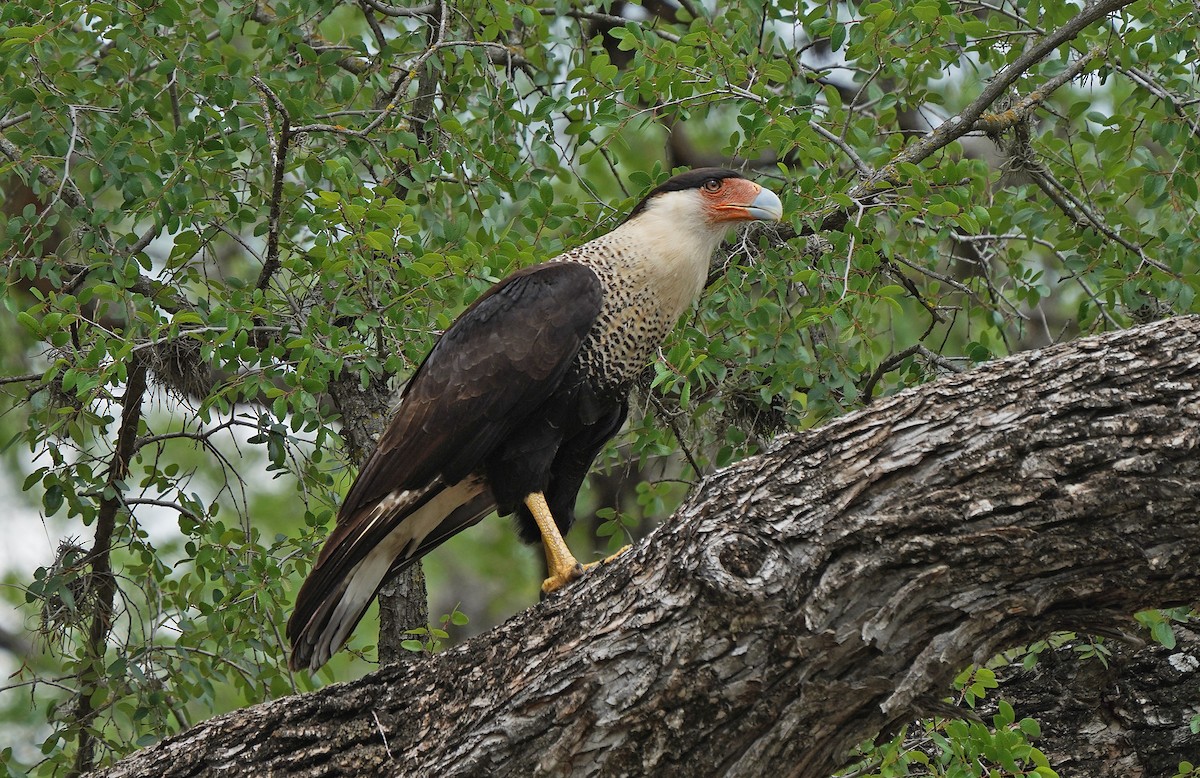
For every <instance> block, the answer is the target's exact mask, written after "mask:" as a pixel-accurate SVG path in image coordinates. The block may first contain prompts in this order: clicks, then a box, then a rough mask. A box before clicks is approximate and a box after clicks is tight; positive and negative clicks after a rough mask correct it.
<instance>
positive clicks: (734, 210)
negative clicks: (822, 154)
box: [625, 167, 783, 233]
mask: <svg viewBox="0 0 1200 778" xmlns="http://www.w3.org/2000/svg"><path fill="white" fill-rule="evenodd" d="M651 214H653V216H654V218H659V219H663V218H666V219H670V220H672V221H673V222H676V226H677V227H679V228H681V229H683V228H686V227H693V228H701V229H706V230H710V231H713V232H720V233H724V231H725V230H727V229H728V228H730V227H734V226H736V225H738V224H741V223H744V222H752V221H779V219H780V218H782V216H783V203H781V202H780V201H779V197H777V196H776V195H775V193H774V192H772V191H771V190H770V189H764V188H763V187H761V186H759V185H758V184H756V183H754V182H753V181H750V180H748V179H747V178H745V177H744V176H743V175H742V174H741V173H738V172H736V171H733V170H725V169H724V168H716V167H706V168H696V169H695V170H689V171H687V172H686V173H680V174H679V175H677V176H674V177H672V178H670V179H668V180H667V181H665V182H664V183H662V184H660V185H659V186H657V187H655V188H654V189H653V190H652V191H651V192H650V194H648V195H646V196H645V198H643V199H642V201H641V202H640V203H638V204H637V206H635V207H634V209H633V210H632V211H631V212H630V214H629V217H628V218H627V219H626V220H625V221H626V222H631V221H633V220H635V219H638V218H641V217H643V216H649V215H651Z"/></svg>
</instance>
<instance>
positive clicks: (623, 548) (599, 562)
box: [583, 546, 633, 571]
mask: <svg viewBox="0 0 1200 778" xmlns="http://www.w3.org/2000/svg"><path fill="white" fill-rule="evenodd" d="M631 548H633V546H621V547H620V548H618V549H617V552H616V553H615V554H609V555H608V556H606V557H604V558H603V559H600V560H597V561H595V562H588V563H587V564H585V565H583V569H584V570H585V571H586V570H591V569H592V568H593V567H599V566H600V565H607V564H608V563H609V562H611V561H613V560H614V559H616V558H617V557H619V556H621V554H624V553H625V552H626V551H628V550H629V549H631Z"/></svg>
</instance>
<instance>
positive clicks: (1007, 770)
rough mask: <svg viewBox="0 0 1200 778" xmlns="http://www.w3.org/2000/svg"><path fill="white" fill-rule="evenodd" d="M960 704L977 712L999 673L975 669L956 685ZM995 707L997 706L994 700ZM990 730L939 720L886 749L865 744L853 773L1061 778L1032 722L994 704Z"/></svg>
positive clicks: (886, 777)
mask: <svg viewBox="0 0 1200 778" xmlns="http://www.w3.org/2000/svg"><path fill="white" fill-rule="evenodd" d="M954 686H955V688H956V689H958V690H959V694H960V701H962V702H966V703H967V705H968V707H969V708H970V709H972V710H974V709H975V708H976V706H977V705H979V704H980V703H982V702H984V701H985V700H986V699H987V698H988V697H989V695H990V694H991V692H992V691H993V690H995V689H996V688H997V686H998V684H997V683H996V676H995V674H994V673H993V672H992V671H991V670H989V669H988V668H985V667H971V668H968V669H967V670H964V671H963V672H962V673H960V674H959V675H958V676H957V677H956V678H955V680H954ZM989 704H993V703H991V702H990V701H989ZM993 707H994V709H995V713H993V714H992V715H991V716H990V725H989V724H988V723H985V722H984V721H981V720H968V719H965V718H962V719H960V718H951V719H944V718H934V719H928V720H926V721H922V722H919V723H917V724H914V725H912V726H909V727H905V728H904V729H903V730H902V731H901V732H900V733H899V734H898V735H896V737H894V738H892V739H891V740H889V741H887V742H886V743H883V744H878V745H877V744H874V743H865V744H863V745H862V746H861V747H860V748H859V753H858V761H856V762H854V763H852V764H851V766H850V767H849V768H848V769H847V774H852V775H859V776H871V778H903V777H904V776H937V777H938V778H1026V777H1028V778H1056V776H1057V775H1058V773H1056V772H1055V771H1054V770H1053V769H1052V767H1051V765H1050V763H1049V760H1048V759H1047V758H1046V755H1045V754H1044V753H1042V751H1041V750H1040V749H1038V748H1037V747H1036V746H1035V745H1034V744H1033V743H1034V741H1036V740H1037V739H1038V738H1040V737H1041V736H1042V730H1041V726H1040V725H1039V724H1038V722H1037V721H1036V720H1034V719H1032V718H1028V717H1026V718H1022V719H1020V720H1018V719H1017V717H1016V711H1015V710H1014V709H1013V707H1012V705H1011V704H1009V703H1008V702H1007V701H1005V700H1003V699H998V700H995V701H994V704H993Z"/></svg>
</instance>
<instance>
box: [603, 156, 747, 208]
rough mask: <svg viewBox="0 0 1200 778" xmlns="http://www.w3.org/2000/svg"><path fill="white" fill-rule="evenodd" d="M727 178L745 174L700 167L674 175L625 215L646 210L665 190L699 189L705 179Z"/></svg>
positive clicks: (740, 176)
mask: <svg viewBox="0 0 1200 778" xmlns="http://www.w3.org/2000/svg"><path fill="white" fill-rule="evenodd" d="M726 178H745V176H743V175H742V174H741V173H739V172H737V171H736V170H726V169H725V168H721V167H698V168H696V169H694V170H688V171H685V172H683V173H680V174H679V175H677V176H672V177H670V178H668V179H667V180H666V181H664V182H662V183H661V184H659V185H658V186H656V187H654V189H652V190H650V194H648V195H646V196H645V197H643V198H642V201H641V202H640V203H638V204H637V205H635V206H634V207H633V210H632V211H630V212H629V215H628V216H626V217H625V221H629V220H630V219H632V218H633V217H634V216H637V215H638V214H639V213H641V212H642V211H644V210H646V205H647V204H648V203H649V202H650V200H651V199H653V198H654V197H656V196H657V195H660V194H662V193H663V192H682V191H684V190H686V189H699V188H700V187H702V186H703V185H704V182H705V181H712V180H714V179H715V180H717V181H723V180H725V179H726Z"/></svg>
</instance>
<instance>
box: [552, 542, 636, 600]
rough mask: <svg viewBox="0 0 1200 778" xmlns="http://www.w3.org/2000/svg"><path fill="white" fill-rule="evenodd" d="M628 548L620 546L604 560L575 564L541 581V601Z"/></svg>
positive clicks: (628, 547)
mask: <svg viewBox="0 0 1200 778" xmlns="http://www.w3.org/2000/svg"><path fill="white" fill-rule="evenodd" d="M630 548H632V546H622V547H621V548H619V549H617V553H615V554H612V555H611V556H607V557H605V558H604V559H600V560H597V561H595V562H588V563H587V564H582V565H581V564H579V563H578V562H576V563H575V565H574V566H573V567H563V568H561V569H560V570H558V571H557V572H555V573H553V574H552V575H551V576H550V577H549V578H547V579H546V580H545V581H542V599H546V597H549V596H550V595H551V594H554V593H555V592H557V591H558V590H559V589H561V588H563V587H564V586H566V585H567V584H569V583H571V581H574V580H576V579H578V578H582V577H583V574H584V573H586V572H587V571H589V570H591V569H592V568H593V567H599V566H600V565H606V564H608V563H609V562H611V561H613V560H614V559H616V558H617V557H619V556H621V554H624V553H625V552H626V551H628V550H629V549H630Z"/></svg>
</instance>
